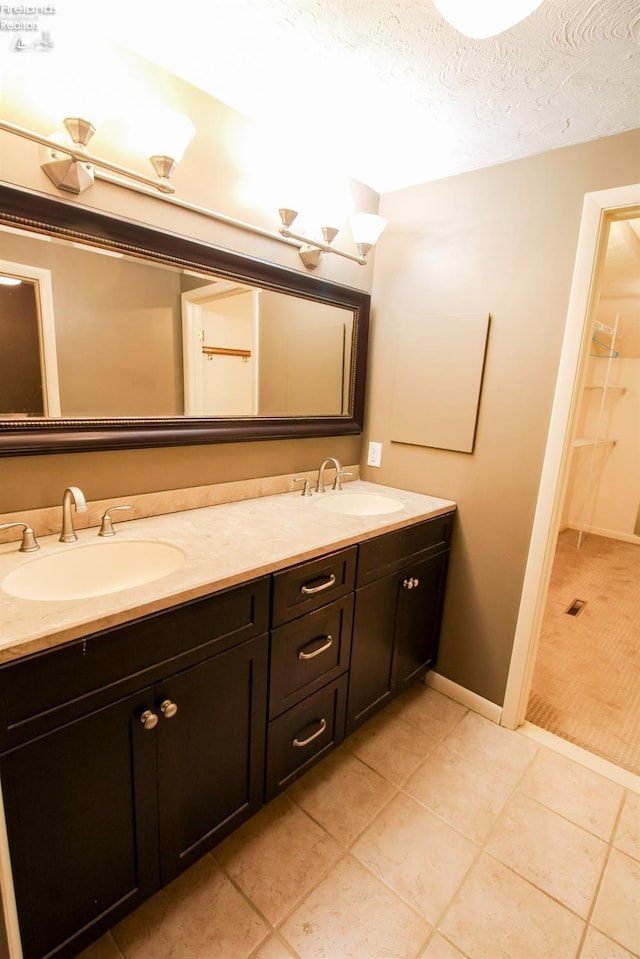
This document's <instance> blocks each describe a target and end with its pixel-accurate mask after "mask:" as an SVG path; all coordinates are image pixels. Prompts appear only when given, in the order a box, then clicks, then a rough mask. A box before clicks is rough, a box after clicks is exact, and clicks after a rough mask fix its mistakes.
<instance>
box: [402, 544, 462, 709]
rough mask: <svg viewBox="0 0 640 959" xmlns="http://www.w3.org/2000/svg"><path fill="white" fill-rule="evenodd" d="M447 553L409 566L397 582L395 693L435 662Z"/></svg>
mask: <svg viewBox="0 0 640 959" xmlns="http://www.w3.org/2000/svg"><path fill="white" fill-rule="evenodd" d="M448 559H449V553H448V551H447V552H444V553H440V554H439V555H438V556H433V557H432V558H431V559H428V560H425V561H424V562H422V563H418V564H417V565H416V566H413V567H411V569H410V570H409V571H408V572H407V574H406V575H405V576H403V577H402V580H401V582H400V589H399V592H398V610H397V616H396V662H395V663H394V670H393V672H394V677H395V680H396V684H397V691H398V692H402V690H403V689H404V688H405V687H406V686H408V685H410V683H411V682H412V681H413V680H414V679H416V678H417V677H419V676H422V675H423V674H424V673H426V671H427V670H428V669H429V668H430V667H431V666H433V664H434V663H435V659H436V655H437V652H438V638H439V634H440V620H441V618H442V601H443V594H444V586H445V579H446V575H447V563H448Z"/></svg>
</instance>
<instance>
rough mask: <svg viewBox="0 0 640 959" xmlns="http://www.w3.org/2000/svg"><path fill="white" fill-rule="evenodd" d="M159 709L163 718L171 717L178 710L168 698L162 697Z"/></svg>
mask: <svg viewBox="0 0 640 959" xmlns="http://www.w3.org/2000/svg"><path fill="white" fill-rule="evenodd" d="M160 711H161V712H162V715H163V716H164V718H165V719H173V717H174V716H175V714H176V713H177V712H178V707H177V706H176V704H175V703H172V702H171V700H170V699H163V700H162V702H161V703H160Z"/></svg>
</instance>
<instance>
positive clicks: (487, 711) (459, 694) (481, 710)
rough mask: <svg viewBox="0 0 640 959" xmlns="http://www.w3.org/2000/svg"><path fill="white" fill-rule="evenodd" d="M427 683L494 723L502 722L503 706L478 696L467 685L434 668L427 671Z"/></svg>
mask: <svg viewBox="0 0 640 959" xmlns="http://www.w3.org/2000/svg"><path fill="white" fill-rule="evenodd" d="M426 683H427V686H431V688H432V689H435V690H436V692H438V693H442V694H443V696H448V697H449V699H453V700H454V701H455V702H456V703H460V704H461V705H462V706H466V707H467V709H471V710H472V711H473V712H474V713H478V715H480V716H484V718H485V719H490V720H491V722H493V723H498V724H499V723H500V719H501V718H502V706H497V705H496V703H492V702H491V700H489V699H485V698H484V697H483V696H478V694H477V693H473V692H471V690H470V689H467V688H466V687H465V686H459V685H458V683H454V682H453V680H452V679H447V677H446V676H441V675H440V673H434V672H433V670H430V671H429V672H428V673H427V676H426Z"/></svg>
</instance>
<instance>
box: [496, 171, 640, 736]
mask: <svg viewBox="0 0 640 959" xmlns="http://www.w3.org/2000/svg"><path fill="white" fill-rule="evenodd" d="M634 208H637V210H638V215H640V184H638V183H636V184H632V185H629V186H624V187H616V188H614V189H610V190H600V191H598V192H594V193H587V194H586V195H585V198H584V204H583V208H582V220H581V223H580V232H579V236H578V248H577V253H576V261H575V266H574V272H573V281H572V285H571V293H570V297H569V307H568V311H567V321H566V326H565V331H564V339H563V343H562V349H561V353H560V364H559V369H558V378H557V381H556V391H555V395H554V400H553V408H552V412H551V420H550V423H549V433H548V436H547V446H546V451H545V456H544V461H543V465H542V474H541V479H540V487H539V490H538V501H537V504H536V511H535V516H534V520H533V528H532V534H531V541H530V544H529V555H528V558H527V565H526V569H525V575H524V582H523V588H522V595H521V599H520V609H519V612H518V619H517V622H516V630H515V635H514V642H513V650H512V654H511V664H510V667H509V674H508V677H507V686H506V690H505V698H504V705H503V708H502V715H501V719H500V722H501V725H503V726H507V727H508V728H510V729H516V728H517V727H518V726H520V725H521V724H522V723H523V722H524V720H525V716H526V712H527V705H528V701H529V693H530V691H531V683H532V679H533V670H534V666H535V660H536V655H537V652H538V643H539V639H540V629H541V625H542V617H543V614H544V608H545V604H546V599H547V592H548V589H549V580H550V577H551V568H552V565H553V559H554V554H555V546H556V540H557V537H558V532H559V529H560V520H561V515H562V507H563V503H564V498H565V494H566V488H567V482H568V479H569V467H570V464H571V452H572V445H573V439H574V434H575V427H576V417H577V411H578V407H579V401H580V385H581V381H582V376H583V371H584V367H585V363H586V359H587V355H588V352H589V343H590V338H591V333H590V330H591V321H592V313H593V310H594V309H595V306H596V304H597V297H598V292H599V283H600V274H601V266H602V263H603V260H604V256H605V254H606V248H607V241H608V236H609V225H610V223H611V222H612V221H613V220H616V219H628V218H629V217H630V216H631V215H632V214H633V210H634Z"/></svg>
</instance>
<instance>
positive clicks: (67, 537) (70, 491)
mask: <svg viewBox="0 0 640 959" xmlns="http://www.w3.org/2000/svg"><path fill="white" fill-rule="evenodd" d="M72 502H73V504H74V505H75V508H76V513H84V511H85V510H86V508H87V501H86V500H85V498H84V493H83V492H82V490H81V489H79V488H78V487H77V486H68V487H67V489H66V490H65V491H64V496H63V498H62V532H61V533H60V542H61V543H75V541H76V540H77V538H78V537H77V536H76V534H75V531H74V529H73V515H72V513H71V503H72Z"/></svg>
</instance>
